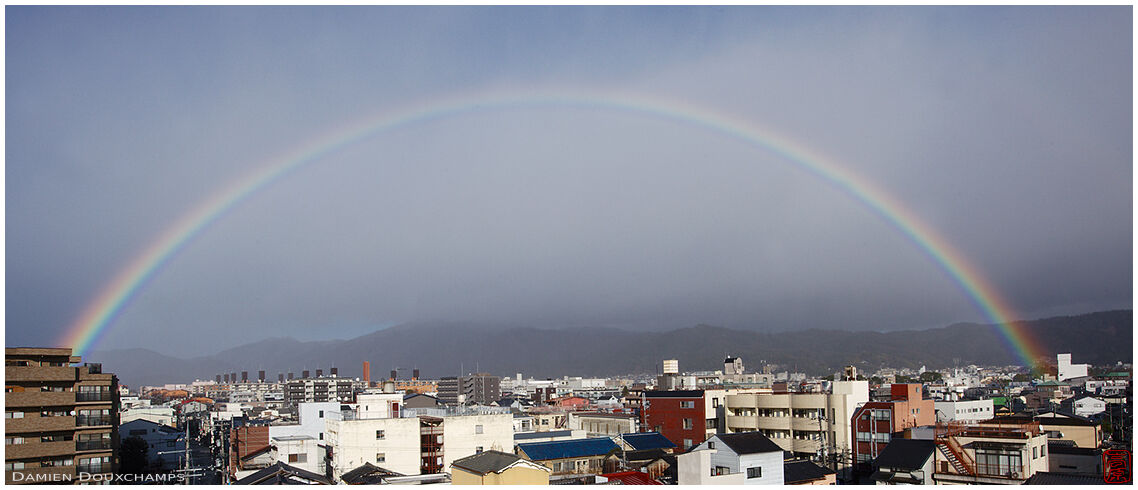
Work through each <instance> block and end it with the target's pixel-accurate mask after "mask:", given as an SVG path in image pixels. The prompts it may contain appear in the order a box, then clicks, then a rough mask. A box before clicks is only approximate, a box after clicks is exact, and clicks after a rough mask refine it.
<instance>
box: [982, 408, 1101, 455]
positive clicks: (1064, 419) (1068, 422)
mask: <svg viewBox="0 0 1138 490" xmlns="http://www.w3.org/2000/svg"><path fill="white" fill-rule="evenodd" d="M996 421H999V422H1006V423H1011V424H1027V423H1031V422H1038V423H1039V425H1040V427H1042V429H1043V432H1044V433H1045V434H1046V435H1047V438H1048V440H1049V441H1051V442H1055V441H1070V443H1071V444H1073V445H1075V446H1076V447H1089V448H1095V447H1099V443H1101V442H1102V426H1101V425H1099V423H1098V422H1095V421H1093V420H1090V419H1088V418H1085V417H1079V416H1077V415H1073V414H1068V413H1061V412H1054V411H1048V412H1044V413H1040V414H1038V415H1034V416H1032V415H1012V416H1007V417H1000V418H998V419H996Z"/></svg>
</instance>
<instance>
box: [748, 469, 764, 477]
mask: <svg viewBox="0 0 1138 490" xmlns="http://www.w3.org/2000/svg"><path fill="white" fill-rule="evenodd" d="M762 477H763V467H762V466H756V467H754V468H747V479H748V480H749V479H751V478H762Z"/></svg>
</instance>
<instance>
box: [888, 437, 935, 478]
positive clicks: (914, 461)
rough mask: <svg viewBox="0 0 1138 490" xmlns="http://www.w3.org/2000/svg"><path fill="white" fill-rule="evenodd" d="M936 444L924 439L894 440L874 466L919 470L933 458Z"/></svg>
mask: <svg viewBox="0 0 1138 490" xmlns="http://www.w3.org/2000/svg"><path fill="white" fill-rule="evenodd" d="M933 451H936V443H935V442H933V441H931V440H923V439H893V440H892V441H889V444H888V445H887V446H885V449H884V450H882V451H881V454H879V455H878V456H877V459H876V460H875V461H874V465H876V466H877V467H878V468H882V469H886V468H888V469H894V470H901V471H912V470H918V469H920V468H921V467H922V466H924V465H925V462H927V461H928V460H929V458H930V457H932V456H933Z"/></svg>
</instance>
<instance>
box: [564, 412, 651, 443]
mask: <svg viewBox="0 0 1138 490" xmlns="http://www.w3.org/2000/svg"><path fill="white" fill-rule="evenodd" d="M568 421H569V428H570V429H574V430H583V431H585V433H586V434H588V437H611V436H618V435H620V434H626V433H630V432H637V431H638V430H639V428H640V424H639V422H638V420H637V417H636V416H635V415H632V414H627V413H603V412H570V413H569V419H568Z"/></svg>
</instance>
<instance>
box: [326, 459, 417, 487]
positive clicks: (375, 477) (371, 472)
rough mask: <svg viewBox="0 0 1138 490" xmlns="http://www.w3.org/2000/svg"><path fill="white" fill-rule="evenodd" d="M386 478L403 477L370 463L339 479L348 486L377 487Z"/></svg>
mask: <svg viewBox="0 0 1138 490" xmlns="http://www.w3.org/2000/svg"><path fill="white" fill-rule="evenodd" d="M388 476H403V474H402V473H396V472H394V471H391V470H389V469H386V468H381V467H379V466H376V465H373V464H371V463H364V464H363V466H360V467H359V468H356V469H354V470H352V471H349V472H347V473H344V475H343V476H341V477H340V479H341V480H343V481H344V483H347V484H348V485H378V484H380V483H383V478H384V477H388Z"/></svg>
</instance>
